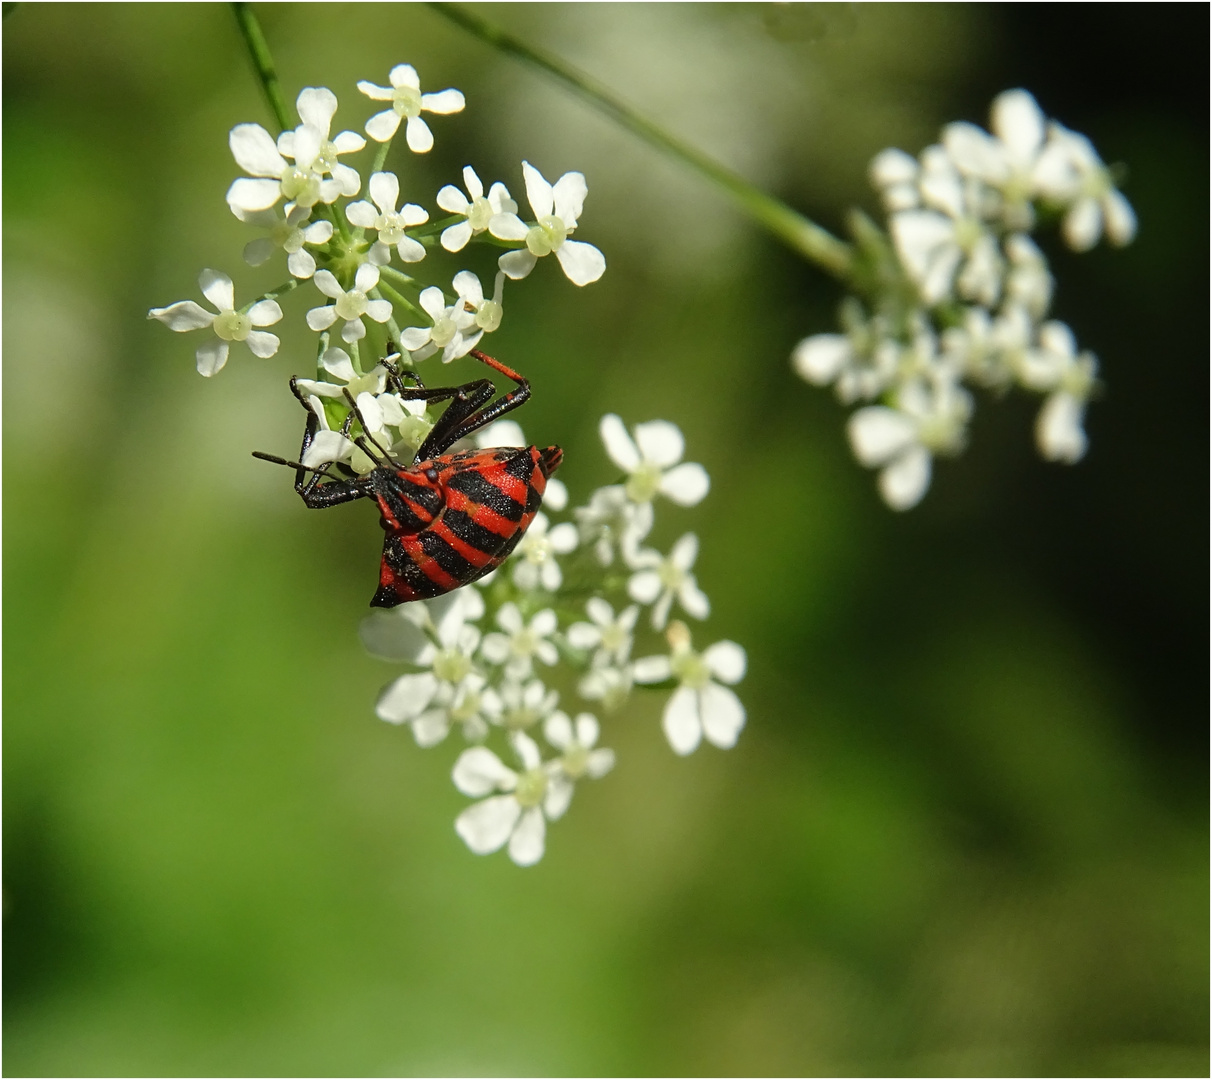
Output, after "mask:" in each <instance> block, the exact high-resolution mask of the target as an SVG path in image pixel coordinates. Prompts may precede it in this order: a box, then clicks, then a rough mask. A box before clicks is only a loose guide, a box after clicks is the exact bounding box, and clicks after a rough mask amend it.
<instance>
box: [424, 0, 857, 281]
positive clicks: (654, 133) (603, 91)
mask: <svg viewBox="0 0 1212 1080" xmlns="http://www.w3.org/2000/svg"><path fill="white" fill-rule="evenodd" d="M428 6H429V7H431V8H432V9H433V10H434V11H436V12H437V13H438V14H439V15H442V16H444V17H445V18H447V19H449V20H450V21H451V22H453V23H454V24H455V25H456V26H460V27H462V28H463V29H464V30H466V31H467V32H468V33H469V34H471V35H472V36H473V37H477V38H479V39H480V40H481V41H483V42H485V43H487V44H488V45H491V46H492V47H493V48H495V49H498V50H500V51H501V52H503V53H507V54H508V55H510V56H513V57H516V58H517V59H519V60H521V61H522V62H523V63H526V64H530V65H531V66H532V67H536V68H538V69H539V70H540V71H542V72H544V73H546V74H547V75H550V76H553V77H554V78H555V79H557V80H558V81H559V82H561V83H563V84H564V85H565V86H566V87H568V88H569V89H570V90H572V91H573V92H574V93H575V94H577V95H578V96H580V97H581V98H583V99H584V100H586V101H587V102H589V103H590V104H591V105H593V106H594V107H595V108H596V109H598V110H600V111H601V112H603V113H605V114H606V115H607V116H609V117H610V118H611V119H612V120H614V121H615V122H616V123H618V124H621V125H622V126H623V127H625V128H627V129H628V130H629V131H631V132H633V133H634V134H636V135H638V136H640V138H642V139H644V140H645V141H647V142H649V143H651V144H652V145H653V146H655V147H656V148H657V149H659V150H661V151H662V152H664V153H666V154H668V155H669V156H671V157H674V158H677V159H678V160H679V161H681V162H683V163H684V164H686V165H689V166H690V167H691V168H692V169H694V170H696V171H697V172H698V173H700V174H701V175H703V176H705V177H706V178H707V179H708V180H710V181H711V182H712V183H713V184H715V186H716V187H718V188H719V189H720V190H721V191H723V192H724V193H725V194H726V195H727V196H728V197H729V199H730V200H731V201H732V202H733V204H734V205H735V206H736V207H737V208H738V209H739V210H741V211H742V212H743V213H744V214H746V215H748V216H749V217H750V218H751V219H752V220H753V221H755V222H757V223H758V224H759V225H761V226H762V227H763V228H765V229H766V230H767V231H769V232H770V233H772V234H773V235H774V236H775V237H777V238H778V239H779V240H781V241H783V243H785V244H787V245H788V246H789V247H790V248H791V249H792V250H793V251H796V252H798V253H799V254H800V255H802V256H803V257H804V258H806V259H807V260H808V261H809V262H812V263H815V264H816V265H817V266H819V267H820V268H821V269H822V270H824V271H826V272H827V273H829V274H832V275H833V276H834V277H836V278H839V279H842V280H846V279H848V278H849V275H850V267H851V260H852V252H851V248H850V245H849V244H847V243H845V242H844V241H842V240H839V239H838V238H837V237H836V236H834V235H833V234H832V233H830V232H828V231H827V230H825V229H823V228H821V226H819V225H817V224H816V222H814V221H811V220H809V219H808V218H806V217H805V216H804V215H803V214H801V213H799V212H798V211H796V210H793V209H792V208H791V207H790V206H788V205H787V204H786V203H784V202H782V201H781V200H779V199H776V198H774V196H772V195H768V194H767V193H766V192H764V191H762V190H761V189H760V188H757V187H754V186H753V185H752V184H750V183H749V182H748V181H747V180H745V179H744V178H742V177H741V176H739V175H737V174H736V173H734V172H733V171H732V170H731V169H727V168H725V167H724V166H723V165H721V164H719V162H717V161H713V160H712V159H711V158H710V157H708V156H707V155H706V154H704V153H702V152H701V151H699V150H697V149H695V148H694V147H693V146H691V145H689V144H688V143H685V142H683V141H682V140H681V139H678V138H676V137H675V136H673V135H670V134H669V133H668V132H666V131H664V130H662V129H661V128H659V127H658V126H657V125H656V124H654V123H652V121H650V120H648V119H647V118H645V117H644V116H641V115H640V113H638V112H637V111H636V110H635V109H633V108H631V106H629V105H626V104H624V102H623V101H621V100H620V99H619V98H618V97H617V96H615V94H614V92H613V91H611V90H610V89H609V88H608V87H606V86H605V85H604V84H602V83H600V82H598V81H597V80H596V79H594V78H593V77H592V76H590V75H588V74H586V73H585V72H583V71H581V70H580V69H578V68H576V67H573V66H572V65H571V64H567V63H565V62H564V61H563V60H560V59H558V58H557V57H554V56H551V55H549V54H547V53H545V52H542V51H541V50H539V49H537V48H535V47H534V46H532V45H528V44H526V43H525V42H524V41H521V40H520V39H518V38H516V37H514V36H513V35H512V34H508V33H506V32H505V31H504V30H502V29H500V27H497V26H494V25H493V24H492V23H490V22H489V21H488V20H487V19H484V18H481V17H480V16H479V15H477V14H475V13H474V12H471V11H468V10H467V9H466V8H464V7H461V6H460V5H457V4H451V3H437V2H430V3H429V5H428Z"/></svg>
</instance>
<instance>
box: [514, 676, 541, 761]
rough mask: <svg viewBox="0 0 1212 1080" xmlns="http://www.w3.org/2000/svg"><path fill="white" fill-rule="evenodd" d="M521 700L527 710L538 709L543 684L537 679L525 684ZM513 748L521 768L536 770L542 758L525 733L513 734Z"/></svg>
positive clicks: (533, 742) (516, 732) (517, 732)
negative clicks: (520, 762) (519, 759)
mask: <svg viewBox="0 0 1212 1080" xmlns="http://www.w3.org/2000/svg"><path fill="white" fill-rule="evenodd" d="M522 700H523V702H524V703H525V704H526V706H527V707H528V708H536V707H538V705H539V703H540V702H542V700H543V684H542V683H541V682H539V680H538V679H535V680H534V681H533V682H531V683H529V684H527V687H526V692H525V693H524V694H523V698H522ZM513 748H514V749H515V750H516V751H517V753H518V757H519V758H521V760H522V767H523V768H525V769H537V768H538V767H539V766H540V765H541V764H542V762H543V758H542V755H541V754H540V753H539V748H538V746H537V745H536V743H535V741H534V739H532V738H531V737H530V736H529V735H527V734H526V733H525V732H523V731H515V732H514V735H513Z"/></svg>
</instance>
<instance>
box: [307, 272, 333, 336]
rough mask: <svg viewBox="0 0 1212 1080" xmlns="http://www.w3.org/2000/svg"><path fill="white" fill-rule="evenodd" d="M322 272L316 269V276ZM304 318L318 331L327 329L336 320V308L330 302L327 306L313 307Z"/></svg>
mask: <svg viewBox="0 0 1212 1080" xmlns="http://www.w3.org/2000/svg"><path fill="white" fill-rule="evenodd" d="M322 273H324V271H323V270H320V271H318V272H317V274H316V277H319V276H320V274H322ZM313 280H314V279H313ZM306 318H307V325H308V326H310V327H311V328H312V329H313V330H315V331H316V332H317V333H319V332H320V331H321V330H327V329H328V328H329V327H330V326H332V324H333V323H335V322H336V321H337V309H336V307H335V306H333V305H331V304H330V305H329V306H328V307H315V308H312V309H311V310H310V311H309V312H308V313H307V315H306Z"/></svg>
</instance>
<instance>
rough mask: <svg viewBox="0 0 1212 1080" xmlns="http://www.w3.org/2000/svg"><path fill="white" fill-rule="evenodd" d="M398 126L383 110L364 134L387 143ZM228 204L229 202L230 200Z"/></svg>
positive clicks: (395, 115)
mask: <svg viewBox="0 0 1212 1080" xmlns="http://www.w3.org/2000/svg"><path fill="white" fill-rule="evenodd" d="M361 85H362V84H361V83H359V84H358V86H359V87H361ZM363 93H365V91H363ZM387 97H388V99H390V97H391V95H390V94H388V95H387ZM380 100H383V99H380ZM399 126H400V116H399V114H398V113H397V112H396V111H395V110H394V109H385V110H384V111H383V112H380V113H375V114H374V116H372V117H371V118H370V119H369V120H367V121H366V134H367V135H369V136H370V137H371V138H372V139H374V140H375V142H387V140H388V139H391V138H393V137H394V136H395V133H396V130H397V129H398V128H399ZM228 202H231V199H230V198H229V199H228Z"/></svg>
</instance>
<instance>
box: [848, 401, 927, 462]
mask: <svg viewBox="0 0 1212 1080" xmlns="http://www.w3.org/2000/svg"><path fill="white" fill-rule="evenodd" d="M846 432H847V434H848V435H849V436H850V446H851V448H852V449H853V450H854V456H855V457H856V458H858V459H859V461H861V462H862V463H863V464H864V465H867V466H869V467H870V466H878V465H884V464H886V463H887V462H889V461H891V460H892V458H894V457H896V456H897V455H898V454H901V453H903V452H904V451H905V450H906V449H908V448H909V447H910V446H912V445H913V443H914V441H915V440H916V438H917V427H916V425H915V424H914V423H913V421H912V420H910V419H909V418H908V417H907V416H905V415H904V413H901V412H898V411H897V410H896V409H889V408H888V407H887V406H884V405H869V406H868V407H867V408H864V409H859V410H858V411H857V412H856V413H855V414H854V415H853V416H851V417H850V420H849V422H848V423H847V425H846Z"/></svg>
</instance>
